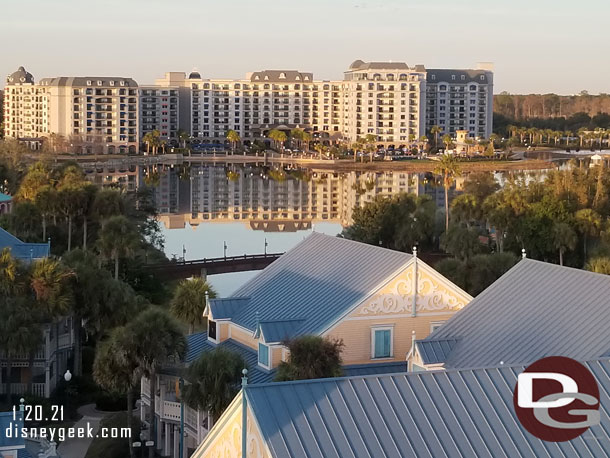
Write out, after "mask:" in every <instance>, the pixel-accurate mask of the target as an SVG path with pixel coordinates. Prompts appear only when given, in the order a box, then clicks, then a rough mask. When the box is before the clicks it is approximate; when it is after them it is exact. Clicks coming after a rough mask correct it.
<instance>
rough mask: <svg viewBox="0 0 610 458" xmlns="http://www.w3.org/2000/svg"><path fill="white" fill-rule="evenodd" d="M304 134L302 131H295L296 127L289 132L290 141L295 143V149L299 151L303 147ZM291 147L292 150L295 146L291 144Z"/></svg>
mask: <svg viewBox="0 0 610 458" xmlns="http://www.w3.org/2000/svg"><path fill="white" fill-rule="evenodd" d="M304 133H305V131H304V130H303V129H297V128H296V127H295V128H294V129H291V130H290V139H291V140H294V141H295V142H296V147H298V148H299V149H301V148H302V147H303V145H302V143H303V134H304ZM292 147H293V148H294V147H295V145H294V144H293V145H292Z"/></svg>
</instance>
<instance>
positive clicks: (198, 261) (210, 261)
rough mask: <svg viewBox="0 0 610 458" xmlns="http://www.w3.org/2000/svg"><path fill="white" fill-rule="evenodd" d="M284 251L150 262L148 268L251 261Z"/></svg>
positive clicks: (277, 255)
mask: <svg viewBox="0 0 610 458" xmlns="http://www.w3.org/2000/svg"><path fill="white" fill-rule="evenodd" d="M283 254H284V253H266V254H244V255H241V256H223V257H221V258H203V259H193V260H190V261H171V260H170V261H168V262H164V263H160V264H149V265H148V266H147V267H148V268H152V269H154V268H156V267H158V268H163V267H168V266H192V265H199V264H216V263H225V262H231V261H244V260H246V261H249V260H257V259H269V258H279V257H280V256H281V255H283Z"/></svg>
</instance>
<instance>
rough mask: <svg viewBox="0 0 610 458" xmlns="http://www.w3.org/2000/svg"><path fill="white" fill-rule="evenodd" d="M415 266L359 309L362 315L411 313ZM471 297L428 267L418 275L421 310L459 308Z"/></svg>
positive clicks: (433, 310)
mask: <svg viewBox="0 0 610 458" xmlns="http://www.w3.org/2000/svg"><path fill="white" fill-rule="evenodd" d="M413 275H414V272H413V269H412V268H410V269H409V270H408V271H407V272H405V273H403V274H401V276H400V278H399V279H397V280H396V281H395V282H394V283H393V284H392V285H391V286H390V287H389V288H386V291H385V292H382V293H380V294H378V295H376V296H374V297H373V298H372V299H371V300H370V301H369V302H367V303H366V304H364V305H363V306H362V307H360V309H359V310H358V311H357V314H358V315H362V316H367V315H390V314H398V313H408V312H411V311H412V309H413V284H414V281H413ZM467 302H468V301H467V298H466V297H463V295H462V294H459V292H457V291H453V290H452V289H451V288H450V287H448V286H446V285H445V284H443V283H442V282H440V281H439V280H438V279H436V278H434V277H433V276H431V275H430V274H428V273H427V272H425V271H420V272H418V275H417V300H416V311H417V312H423V311H428V312H435V311H439V310H446V309H448V310H451V311H457V310H459V309H461V308H462V307H464V306H465V305H466V303H467Z"/></svg>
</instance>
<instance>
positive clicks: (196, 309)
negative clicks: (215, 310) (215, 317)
mask: <svg viewBox="0 0 610 458" xmlns="http://www.w3.org/2000/svg"><path fill="white" fill-rule="evenodd" d="M206 293H207V294H208V296H209V297H216V292H215V291H214V289H212V287H211V286H210V284H209V283H208V282H206V281H205V280H203V279H202V278H200V277H196V278H193V279H192V280H183V281H182V282H180V284H179V285H178V287H177V288H176V291H175V292H174V297H173V298H172V302H171V308H170V311H171V312H172V314H173V315H174V316H175V317H176V318H178V319H180V320H182V321H185V322H186V323H188V325H189V334H192V333H193V332H194V329H195V325H196V324H201V323H202V322H203V311H204V309H205V297H206Z"/></svg>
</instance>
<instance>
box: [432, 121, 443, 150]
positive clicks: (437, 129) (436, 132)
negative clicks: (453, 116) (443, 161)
mask: <svg viewBox="0 0 610 458" xmlns="http://www.w3.org/2000/svg"><path fill="white" fill-rule="evenodd" d="M442 131H443V129H441V128H440V127H439V126H432V127H431V128H430V133H431V134H432V135H434V148H435V149H438V135H439V134H440V133H441V132H442Z"/></svg>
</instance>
